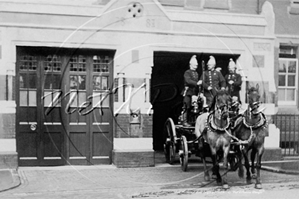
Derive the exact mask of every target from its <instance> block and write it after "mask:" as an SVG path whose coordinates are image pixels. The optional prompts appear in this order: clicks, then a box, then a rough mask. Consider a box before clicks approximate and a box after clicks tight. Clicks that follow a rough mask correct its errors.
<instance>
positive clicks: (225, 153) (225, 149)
mask: <svg viewBox="0 0 300 199" xmlns="http://www.w3.org/2000/svg"><path fill="white" fill-rule="evenodd" d="M229 149H230V145H229V144H228V145H224V146H223V160H224V162H223V167H224V168H225V174H224V175H223V177H222V183H223V189H228V188H229V186H228V182H227V172H228V159H227V156H228V153H229Z"/></svg>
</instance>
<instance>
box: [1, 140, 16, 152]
mask: <svg viewBox="0 0 300 199" xmlns="http://www.w3.org/2000/svg"><path fill="white" fill-rule="evenodd" d="M5 151H17V144H16V139H0V152H5Z"/></svg>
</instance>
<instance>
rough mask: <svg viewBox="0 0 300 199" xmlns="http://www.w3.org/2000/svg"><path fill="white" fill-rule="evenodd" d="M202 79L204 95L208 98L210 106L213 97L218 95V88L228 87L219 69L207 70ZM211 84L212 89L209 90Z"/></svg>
mask: <svg viewBox="0 0 300 199" xmlns="http://www.w3.org/2000/svg"><path fill="white" fill-rule="evenodd" d="M200 79H201V80H202V85H203V88H204V96H205V97H206V100H207V105H208V106H210V105H211V103H212V100H213V97H214V96H215V95H216V90H220V89H221V87H224V88H225V87H226V82H225V79H224V77H223V75H222V73H220V72H219V71H216V70H209V71H205V72H204V73H203V74H202V75H201V77H200ZM209 86H211V87H212V90H210V91H209V90H207V88H208V87H209Z"/></svg>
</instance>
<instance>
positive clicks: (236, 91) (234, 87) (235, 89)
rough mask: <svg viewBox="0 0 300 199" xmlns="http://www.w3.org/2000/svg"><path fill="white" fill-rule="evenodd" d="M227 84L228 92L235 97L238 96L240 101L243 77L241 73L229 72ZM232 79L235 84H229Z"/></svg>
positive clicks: (226, 77) (226, 78)
mask: <svg viewBox="0 0 300 199" xmlns="http://www.w3.org/2000/svg"><path fill="white" fill-rule="evenodd" d="M225 80H226V84H227V89H228V93H229V94H230V95H231V96H232V97H233V96H236V97H238V100H239V101H240V90H241V85H242V78H241V75H240V74H237V73H235V72H234V73H229V74H227V75H226V76H225ZM230 80H232V81H233V84H231V85H230V84H229V81H230Z"/></svg>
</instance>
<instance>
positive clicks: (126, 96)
mask: <svg viewBox="0 0 300 199" xmlns="http://www.w3.org/2000/svg"><path fill="white" fill-rule="evenodd" d="M257 2H259V1H256V0H253V1H247V2H244V1H237V0H222V1H215V0H198V1H197V0H186V1H168V0H139V1H132V0H110V1H104V0H102V1H101V0H86V1H79V0H76V1H71V0H64V1H59V0H54V1H46V0H27V1H26V2H24V1H21V0H10V1H6V0H0V82H1V83H0V106H1V109H0V167H1V168H5V167H16V166H23V165H28V166H42V165H68V164H72V165H91V164H116V165H117V166H120V167H126V166H154V165H155V162H154V155H155V151H161V150H162V149H163V142H164V140H163V139H164V138H163V131H164V122H165V121H166V119H167V118H168V117H171V118H173V119H174V121H177V118H178V116H179V115H178V114H179V113H180V109H181V107H182V105H181V104H180V103H181V102H182V96H181V95H180V92H181V90H182V89H183V73H184V71H185V70H187V69H188V68H189V60H190V58H191V56H192V55H196V56H197V60H198V63H199V67H198V70H197V71H198V73H199V74H200V75H201V74H202V67H201V63H202V61H203V62H204V63H206V62H207V61H208V58H209V56H210V55H213V56H214V57H215V58H216V62H217V66H216V67H220V68H221V69H222V70H221V72H222V74H223V75H225V74H226V73H228V63H229V59H230V58H232V59H233V60H234V61H235V62H236V65H237V72H238V73H239V74H241V76H242V79H243V84H242V90H241V93H240V95H241V100H242V104H243V107H244V108H245V107H246V106H247V99H246V89H247V87H249V86H256V85H259V88H260V94H261V101H262V102H263V104H262V105H261V106H262V107H265V110H264V113H265V114H266V115H267V116H268V118H269V119H270V120H271V118H272V116H273V115H274V114H276V112H277V110H278V104H277V83H276V82H277V80H276V75H277V73H276V71H274V70H275V67H274V65H275V63H277V61H276V59H277V58H278V57H277V56H276V53H278V52H277V50H276V36H275V14H274V10H273V6H272V4H271V3H270V2H268V1H264V2H263V3H262V2H260V3H259V4H257ZM278 140H279V129H277V128H276V126H275V125H274V124H272V122H271V123H270V124H269V135H268V136H267V137H266V143H265V147H266V157H267V156H268V151H269V152H271V153H273V155H274V154H277V151H278V149H279V153H280V148H279V141H278ZM273 157H274V156H273Z"/></svg>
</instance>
